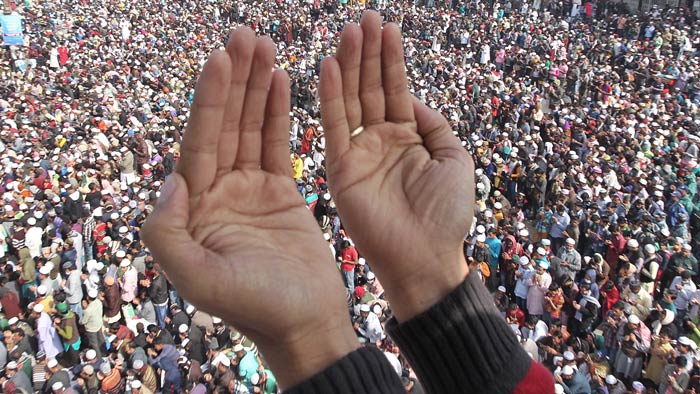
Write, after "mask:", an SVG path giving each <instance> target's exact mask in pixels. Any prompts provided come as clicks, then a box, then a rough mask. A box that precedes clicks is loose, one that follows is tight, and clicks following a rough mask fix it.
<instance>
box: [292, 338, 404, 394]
mask: <svg viewBox="0 0 700 394" xmlns="http://www.w3.org/2000/svg"><path fill="white" fill-rule="evenodd" d="M284 392H285V394H346V393H347V394H405V392H406V391H405V390H404V388H403V386H402V385H401V381H400V380H399V376H398V375H397V374H396V371H394V369H393V368H392V367H391V364H389V361H388V360H387V358H386V356H384V354H383V353H382V352H381V351H380V350H378V349H377V348H375V347H371V346H367V347H362V348H359V349H357V350H355V351H353V352H352V353H349V354H348V355H347V356H345V357H343V358H341V359H340V360H338V361H337V362H336V363H335V364H333V365H331V366H330V367H328V368H326V369H325V370H323V371H321V372H319V373H318V374H316V375H315V376H313V377H312V378H310V379H307V380H306V381H304V382H302V383H299V384H298V385H296V386H294V387H292V388H290V389H288V390H285V391H284Z"/></svg>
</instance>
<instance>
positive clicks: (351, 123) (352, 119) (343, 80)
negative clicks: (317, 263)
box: [320, 13, 474, 293]
mask: <svg viewBox="0 0 700 394" xmlns="http://www.w3.org/2000/svg"><path fill="white" fill-rule="evenodd" d="M320 89H321V109H322V116H323V122H324V127H325V129H326V130H327V135H328V139H329V144H328V178H329V186H330V190H331V193H332V194H333V196H334V199H335V200H336V203H337V206H338V211H339V214H340V215H341V218H342V220H343V224H344V226H345V227H346V229H347V230H348V231H349V234H350V236H351V237H352V239H353V240H354V241H355V243H356V244H357V246H358V248H359V250H360V252H361V253H363V254H364V255H366V256H367V257H368V258H369V259H370V261H371V262H372V263H373V268H374V269H375V270H376V271H377V273H378V276H379V278H380V279H381V280H382V282H383V283H386V284H387V285H388V286H387V292H388V293H389V292H390V291H391V290H392V289H396V288H400V287H402V286H404V285H405V284H407V283H415V282H416V281H422V280H423V279H425V278H426V277H427V276H435V275H451V274H455V272H454V271H451V270H446V269H443V267H448V265H443V266H441V263H442V262H445V261H449V263H450V264H449V267H453V266H454V263H455V262H456V261H458V260H459V259H460V258H461V245H462V240H463V238H464V236H465V235H466V233H467V230H468V228H469V226H470V221H471V219H472V216H473V200H474V186H473V175H472V174H473V163H472V161H471V159H470V158H469V156H468V155H467V153H466V152H465V151H464V149H463V148H462V147H461V146H460V144H459V141H458V140H457V139H456V138H455V136H454V135H453V133H452V131H451V130H450V128H449V125H448V124H447V121H446V120H445V119H444V118H443V117H442V116H441V115H440V114H439V113H437V112H435V111H433V110H431V109H429V108H427V107H426V106H425V105H424V104H423V103H421V102H419V101H418V100H417V99H415V98H414V97H413V96H412V95H411V94H410V92H409V91H408V88H407V79H406V71H405V64H404V59H403V46H402V43H401V33H400V30H399V28H398V27H397V26H396V25H394V24H387V25H386V26H384V29H383V30H382V28H381V22H380V19H379V15H378V14H376V13H366V14H365V15H364V16H363V18H362V22H361V26H356V25H348V26H347V27H346V28H345V30H344V32H343V36H342V39H341V43H340V45H339V48H338V53H337V55H336V57H335V58H328V59H326V60H325V61H324V63H323V69H322V73H321V88H320ZM360 126H363V127H364V131H363V132H361V133H360V134H358V135H356V136H354V137H352V136H351V134H352V133H351V130H356V129H357V128H358V127H360ZM370 222H371V225H369V226H368V225H367V223H370ZM462 272H463V271H462ZM455 275H456V274H455ZM463 277H464V275H462V277H461V278H458V280H459V281H461V280H462V279H463Z"/></svg>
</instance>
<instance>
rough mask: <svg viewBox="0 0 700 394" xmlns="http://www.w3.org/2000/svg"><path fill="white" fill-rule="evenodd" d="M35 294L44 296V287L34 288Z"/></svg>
mask: <svg viewBox="0 0 700 394" xmlns="http://www.w3.org/2000/svg"><path fill="white" fill-rule="evenodd" d="M49 272H51V271H49ZM36 292H37V294H39V295H44V294H46V286H44V285H39V287H37V288H36Z"/></svg>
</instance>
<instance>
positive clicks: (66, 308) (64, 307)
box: [56, 302, 68, 313]
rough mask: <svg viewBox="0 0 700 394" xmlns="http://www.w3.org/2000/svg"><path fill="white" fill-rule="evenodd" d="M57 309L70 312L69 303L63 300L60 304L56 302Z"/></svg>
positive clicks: (60, 311) (61, 311)
mask: <svg viewBox="0 0 700 394" xmlns="http://www.w3.org/2000/svg"><path fill="white" fill-rule="evenodd" d="M56 310H57V311H58V312H59V313H66V312H68V304H66V303H65V302H62V303H60V304H56Z"/></svg>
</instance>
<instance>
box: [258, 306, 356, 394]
mask: <svg viewBox="0 0 700 394" xmlns="http://www.w3.org/2000/svg"><path fill="white" fill-rule="evenodd" d="M325 318H328V316H325V317H324V319H325ZM335 320H337V322H331V324H330V326H329V324H324V325H323V326H321V325H319V327H318V328H319V329H318V330H314V331H313V332H306V333H305V334H304V335H303V336H302V337H298V338H292V339H289V340H285V341H283V342H282V343H279V342H277V343H270V344H264V343H260V344H258V345H259V346H260V350H261V351H262V354H263V355H264V357H265V359H266V360H267V361H268V362H269V364H270V368H271V369H272V370H273V371H274V373H275V376H276V378H277V380H278V381H279V382H280V386H281V387H283V388H289V387H292V386H294V385H297V384H299V383H301V382H303V381H305V380H308V379H310V378H312V377H313V376H314V375H316V374H318V373H320V372H321V371H323V370H324V369H326V368H328V367H330V366H331V365H333V364H334V363H335V362H337V361H338V360H340V359H341V358H343V357H345V356H347V355H348V354H349V353H351V352H353V351H355V350H356V349H358V348H359V347H360V344H359V341H358V339H357V335H355V332H354V330H353V328H352V326H351V325H350V322H349V320H348V319H347V315H344V316H336V317H335Z"/></svg>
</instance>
